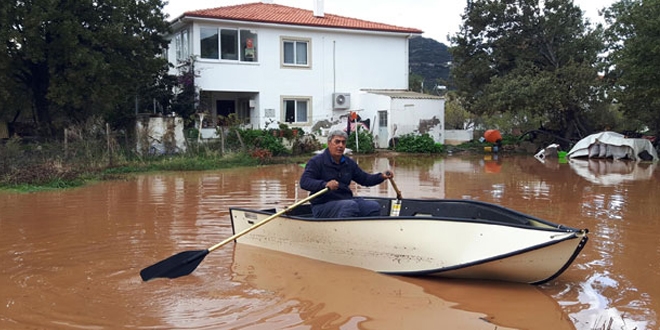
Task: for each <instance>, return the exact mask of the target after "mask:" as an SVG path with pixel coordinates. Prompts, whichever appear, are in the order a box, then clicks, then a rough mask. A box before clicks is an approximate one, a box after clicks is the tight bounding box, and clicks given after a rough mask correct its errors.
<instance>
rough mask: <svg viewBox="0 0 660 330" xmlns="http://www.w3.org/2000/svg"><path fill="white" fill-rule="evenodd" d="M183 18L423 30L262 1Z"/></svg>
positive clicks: (209, 10)
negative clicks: (317, 13)
mask: <svg viewBox="0 0 660 330" xmlns="http://www.w3.org/2000/svg"><path fill="white" fill-rule="evenodd" d="M183 17H200V18H211V19H224V20H235V21H247V22H257V23H275V24H287V25H301V26H315V27H325V28H339V29H351V30H368V31H384V32H398V33H415V34H421V33H422V32H423V31H421V30H418V29H414V28H406V27H400V26H395V25H389V24H383V23H376V22H369V21H364V20H359V19H355V18H350V17H343V16H337V15H332V14H327V13H324V16H323V17H316V16H314V14H313V11H311V10H305V9H300V8H294V7H288V6H282V5H277V4H272V3H270V4H269V3H261V2H256V3H248V4H242V5H235V6H227V7H218V8H211V9H201V10H194V11H188V12H185V13H183Z"/></svg>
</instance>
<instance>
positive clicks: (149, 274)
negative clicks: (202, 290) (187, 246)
mask: <svg viewBox="0 0 660 330" xmlns="http://www.w3.org/2000/svg"><path fill="white" fill-rule="evenodd" d="M207 254H209V250H208V249H207V250H195V251H185V252H181V253H179V254H175V255H173V256H171V257H169V258H167V259H165V260H162V261H159V262H158V263H155V264H153V265H151V266H149V267H147V268H145V269H143V270H141V271H140V276H141V277H142V280H143V281H145V282H146V281H148V280H151V279H154V278H157V277H164V278H165V277H166V278H177V277H181V276H185V275H188V274H190V273H192V272H193V270H195V268H197V266H198V265H199V264H200V263H201V262H202V260H204V257H206V255H207Z"/></svg>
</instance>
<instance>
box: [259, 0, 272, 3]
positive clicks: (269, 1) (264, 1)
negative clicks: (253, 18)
mask: <svg viewBox="0 0 660 330" xmlns="http://www.w3.org/2000/svg"><path fill="white" fill-rule="evenodd" d="M261 3H267V4H271V3H273V0H261Z"/></svg>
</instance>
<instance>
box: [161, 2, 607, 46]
mask: <svg viewBox="0 0 660 330" xmlns="http://www.w3.org/2000/svg"><path fill="white" fill-rule="evenodd" d="M314 1H318V0H273V3H276V4H279V5H284V6H290V7H297V8H302V9H308V10H312V9H313V8H314ZM614 1H615V0H574V3H575V4H576V5H578V6H579V7H580V8H582V10H583V11H584V12H585V15H586V17H588V18H589V19H590V20H591V21H592V22H603V20H602V18H600V17H599V16H598V10H599V9H602V8H604V7H607V6H609V5H611V4H612V3H614ZM253 2H258V0H169V4H168V5H167V6H165V12H166V13H167V14H169V15H170V19H173V18H176V17H178V16H179V15H181V14H183V12H185V11H190V10H196V9H206V8H215V7H224V6H231V5H236V4H241V3H253ZM323 3H324V6H323V8H324V11H325V12H326V13H330V14H335V15H340V16H346V17H352V18H358V19H363V20H368V21H374V22H379V23H386V24H392V25H398V26H403V27H409V28H416V29H420V30H422V31H424V34H423V35H422V36H424V37H426V38H432V39H435V40H436V41H439V42H442V43H445V44H448V41H447V35H448V34H454V33H456V32H458V28H459V26H460V24H461V14H463V10H464V9H465V5H466V3H467V1H464V0H445V1H440V0H324V1H323Z"/></svg>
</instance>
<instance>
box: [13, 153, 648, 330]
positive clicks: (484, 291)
mask: <svg viewBox="0 0 660 330" xmlns="http://www.w3.org/2000/svg"><path fill="white" fill-rule="evenodd" d="M494 156H495V155H472V156H468V155H453V156H451V157H446V158H443V157H434V156H425V157H411V156H407V155H406V156H402V155H394V154H393V155H388V156H359V157H356V160H357V161H358V162H359V163H360V165H361V166H362V167H363V168H364V169H365V170H367V171H371V172H376V171H383V170H385V169H387V168H392V169H393V170H394V171H395V173H396V178H395V179H396V182H397V185H398V186H399V188H400V189H401V191H402V193H403V196H404V198H470V199H476V200H482V201H486V202H493V203H498V204H501V205H503V206H506V207H509V208H512V209H516V210H519V211H521V212H525V213H530V214H533V215H535V216H539V217H541V218H546V219H548V220H551V221H553V222H557V223H562V224H565V225H568V226H571V227H577V228H589V229H590V241H589V243H588V244H587V246H586V247H585V249H584V250H583V251H582V253H581V255H580V256H578V258H577V259H576V260H575V262H574V264H573V265H572V266H571V267H570V268H569V269H568V270H567V271H566V272H564V273H563V274H562V275H561V276H560V277H559V278H557V279H555V280H553V281H551V282H549V283H547V284H544V285H543V286H540V287H525V288H527V289H533V290H532V291H530V290H527V289H524V290H520V289H517V288H516V287H508V286H504V285H501V284H497V285H496V284H493V283H487V282H479V281H466V282H457V281H446V280H431V281H430V280H428V279H415V278H399V277H391V276H383V275H379V274H373V273H368V272H367V273H365V272H362V271H359V270H347V269H345V268H342V267H336V266H333V265H319V264H317V263H312V264H308V263H307V262H308V261H309V260H306V259H302V258H297V257H293V256H287V255H284V256H282V255H277V256H275V255H271V254H269V253H268V252H266V251H257V252H254V251H252V252H249V251H248V252H247V253H246V252H245V251H244V250H236V251H234V249H233V248H232V246H233V245H229V246H227V248H222V249H219V250H217V251H215V252H214V253H213V254H212V256H209V257H207V258H206V259H205V261H204V263H203V264H202V265H201V266H200V267H199V268H198V269H197V270H195V272H194V273H193V274H191V275H190V276H186V277H184V278H180V279H176V280H173V281H169V280H157V281H153V282H149V283H142V282H141V281H140V279H139V276H138V272H139V270H140V269H141V268H143V267H145V266H147V265H149V264H152V263H153V262H155V261H158V260H162V259H163V258H166V257H168V256H170V255H172V254H174V253H177V252H180V251H184V250H190V249H200V248H206V247H209V246H211V245H213V244H216V243H218V242H220V241H222V240H224V239H225V238H227V237H229V236H231V234H232V233H231V227H230V225H229V219H228V208H229V207H230V206H243V207H248V208H273V207H276V208H282V207H284V206H286V205H290V204H292V203H293V201H294V200H296V199H299V198H300V197H301V196H306V194H307V193H306V192H305V191H303V190H301V189H299V188H298V187H297V186H296V184H295V183H296V182H297V180H298V179H299V177H300V175H301V174H302V171H303V168H302V167H301V166H299V165H296V164H291V165H277V166H264V167H257V168H249V169H231V170H223V171H211V172H204V173H164V174H154V175H143V176H137V177H135V178H134V179H133V180H129V181H118V182H104V183H101V184H98V185H94V186H89V187H85V188H81V189H75V190H69V191H61V192H44V193H34V194H0V210H1V211H0V242H2V244H0V287H2V288H3V289H2V291H0V302H2V304H0V308H2V309H1V310H0V328H2V329H24V328H29V327H31V328H47V329H69V328H95V329H96V328H150V329H171V328H195V329H205V328H206V329H218V328H220V329H231V328H253V329H259V328H262V329H263V328H283V327H286V326H289V327H292V328H309V329H320V328H323V327H325V328H343V329H357V328H379V329H387V328H388V326H387V325H388V324H389V325H392V327H390V328H394V329H400V328H401V326H408V325H410V327H407V328H417V329H429V328H431V329H436V328H438V327H437V325H438V324H442V325H444V324H446V322H448V321H447V320H458V321H457V322H461V324H462V325H463V326H464V327H467V328H474V327H476V328H479V327H483V325H484V324H485V325H487V327H485V328H486V329H492V328H493V327H494V325H496V326H497V327H498V329H499V328H502V327H509V328H526V329H529V328H533V329H563V328H567V327H568V328H570V327H574V328H576V329H580V330H582V329H584V330H587V329H588V330H592V329H602V328H603V327H605V328H607V325H608V324H610V322H611V325H610V327H611V328H612V329H624V330H628V329H635V328H636V329H656V328H658V323H657V318H658V315H657V311H659V310H660V289H658V288H657V287H656V285H655V279H656V278H657V277H659V276H660V241H659V240H658V238H657V233H658V232H659V231H660V205H659V203H658V202H657V196H659V195H660V191H659V190H660V185H659V184H658V183H659V182H660V180H659V179H660V174H659V173H658V169H657V168H656V166H655V165H653V164H652V165H651V166H648V167H644V166H645V165H643V164H640V165H641V168H640V169H637V170H635V169H633V172H635V171H638V172H643V173H644V176H641V177H642V179H639V178H638V179H635V180H631V179H626V180H621V181H617V182H609V183H608V184H603V181H602V180H601V181H599V182H594V181H592V180H588V179H586V178H585V177H583V176H582V175H581V174H580V173H578V172H577V171H576V170H575V169H574V167H572V166H571V164H562V163H559V162H558V161H553V160H546V162H545V163H540V162H538V161H537V160H536V159H535V158H533V157H532V156H510V155H505V154H500V155H497V156H498V157H497V158H495V157H494ZM640 165H636V166H640ZM607 166H609V167H611V166H610V165H607ZM602 168H603V167H602V166H600V165H599V166H598V169H599V171H600V172H598V175H597V176H598V177H599V178H602V177H603V176H607V175H608V173H607V172H602V171H601V170H602ZM616 171H617V172H616V173H617V174H626V175H627V174H628V173H632V172H621V170H616ZM594 175H596V174H594ZM353 188H354V189H355V192H356V193H357V194H358V195H376V196H395V192H394V190H393V189H392V187H391V186H390V185H387V184H382V185H379V186H376V187H359V186H354V187H353ZM236 247H238V246H236ZM422 302H424V303H422ZM411 306H415V308H412V307H411ZM526 306H531V307H536V309H534V308H531V309H532V310H529V311H527V312H523V313H521V312H520V311H521V310H524V308H525V307H526ZM349 307H350V308H349ZM541 314H542V315H541ZM539 317H543V319H542V320H540V319H539ZM535 321H536V323H535ZM567 321H569V322H567ZM472 322H475V323H474V324H473V323H472ZM488 322H492V323H488ZM567 323H571V324H568V325H567ZM375 325H378V326H377V327H376V326H375ZM381 325H382V327H381ZM456 327H460V326H458V325H457V326H456ZM447 328H448V327H447Z"/></svg>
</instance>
